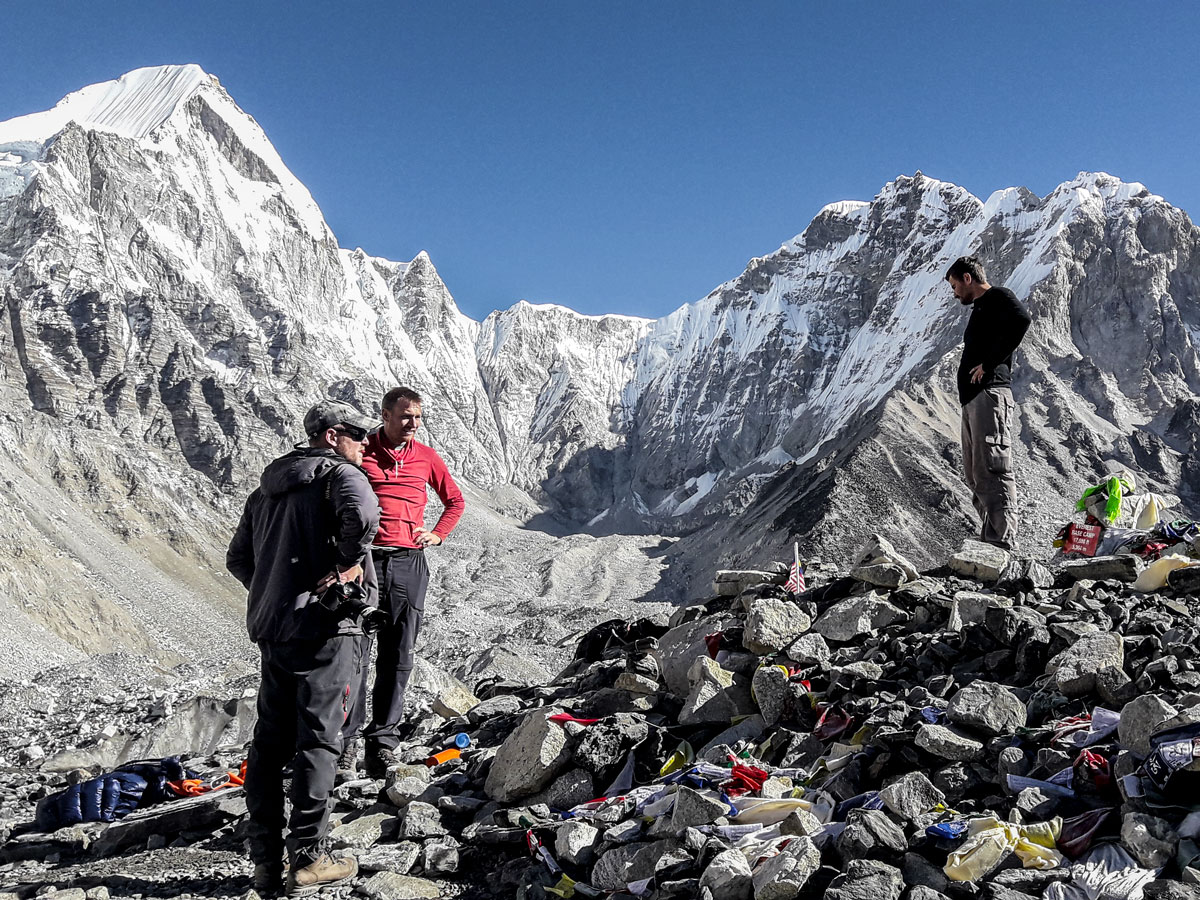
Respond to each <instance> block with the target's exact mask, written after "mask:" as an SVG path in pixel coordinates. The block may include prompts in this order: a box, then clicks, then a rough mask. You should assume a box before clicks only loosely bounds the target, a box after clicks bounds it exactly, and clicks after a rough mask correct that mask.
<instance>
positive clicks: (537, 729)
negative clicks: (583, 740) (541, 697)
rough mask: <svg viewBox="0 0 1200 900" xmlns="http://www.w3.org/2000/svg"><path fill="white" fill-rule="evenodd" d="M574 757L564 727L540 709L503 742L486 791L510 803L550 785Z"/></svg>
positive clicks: (502, 801)
mask: <svg viewBox="0 0 1200 900" xmlns="http://www.w3.org/2000/svg"><path fill="white" fill-rule="evenodd" d="M570 761H571V749H570V747H569V745H568V743H567V735H566V732H565V731H564V730H563V728H562V727H561V726H559V725H557V724H556V723H554V722H551V721H550V720H549V712H548V711H547V710H545V709H536V710H534V711H533V712H531V713H530V714H529V715H527V716H526V717H525V718H524V719H523V720H522V721H521V724H520V725H518V726H517V727H516V729H514V730H513V732H512V734H510V735H509V736H508V738H507V739H506V740H505V741H504V743H503V744H501V745H500V749H499V750H497V751H496V756H495V758H494V759H493V760H492V767H491V769H489V770H488V776H487V781H486V782H485V784H484V791H486V792H487V795H488V796H489V797H491V798H492V799H493V800H499V801H500V802H501V803H509V802H511V801H513V800H518V799H520V798H522V797H528V796H529V795H530V794H535V793H537V792H538V791H540V790H541V789H542V788H544V787H546V785H548V784H549V783H550V782H551V781H552V780H553V779H554V777H555V776H556V775H558V774H559V772H561V771H562V770H563V769H564V768H566V766H567V764H568V763H570Z"/></svg>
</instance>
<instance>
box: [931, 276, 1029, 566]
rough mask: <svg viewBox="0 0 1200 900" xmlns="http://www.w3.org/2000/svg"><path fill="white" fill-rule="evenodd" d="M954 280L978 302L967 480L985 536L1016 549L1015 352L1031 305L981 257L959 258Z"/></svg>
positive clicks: (963, 295) (970, 345)
mask: <svg viewBox="0 0 1200 900" xmlns="http://www.w3.org/2000/svg"><path fill="white" fill-rule="evenodd" d="M946 280H947V281H949V282H950V288H951V289H952V290H953V291H954V296H955V297H957V298H958V300H959V302H960V303H962V304H963V305H964V306H970V307H971V318H970V319H969V320H968V321H967V330H966V332H965V333H964V334H963V354H962V361H961V362H960V363H959V365H958V398H959V400H960V402H961V403H962V407H963V411H962V451H963V467H964V469H965V472H966V481H967V487H969V488H970V489H971V498H972V500H973V502H974V504H975V511H976V512H978V513H979V517H980V518H981V519H982V520H983V527H982V529H981V531H980V540H983V541H986V542H987V543H989V544H996V545H997V546H999V547H1003V548H1004V549H1006V550H1011V549H1012V547H1013V545H1014V543H1015V542H1016V538H1017V482H1016V479H1015V478H1014V477H1013V459H1012V429H1013V418H1014V412H1015V406H1014V404H1013V395H1012V367H1013V360H1012V355H1013V352H1014V351H1015V350H1016V349H1017V346H1018V345H1019V344H1020V343H1021V339H1022V338H1023V337H1025V332H1026V330H1028V328H1029V322H1030V317H1029V311H1028V310H1027V309H1026V308H1025V306H1024V304H1022V303H1021V301H1020V300H1018V299H1017V297H1016V295H1015V294H1014V293H1013V292H1012V291H1010V290H1009V289H1008V288H1002V287H992V286H991V285H990V284H988V282H987V275H986V273H985V272H984V269H983V264H982V263H981V262H980V261H979V260H978V259H977V258H976V257H974V256H963V257H960V258H959V259H957V260H955V261H954V264H953V265H952V266H950V270H949V271H948V272H946Z"/></svg>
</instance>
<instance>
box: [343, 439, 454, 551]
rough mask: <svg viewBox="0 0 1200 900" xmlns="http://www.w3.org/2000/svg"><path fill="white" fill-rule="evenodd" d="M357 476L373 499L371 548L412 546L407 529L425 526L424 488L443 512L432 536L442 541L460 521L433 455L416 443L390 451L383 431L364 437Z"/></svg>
mask: <svg viewBox="0 0 1200 900" xmlns="http://www.w3.org/2000/svg"><path fill="white" fill-rule="evenodd" d="M362 467H363V471H364V472H366V473H367V480H369V481H370V482H371V487H372V489H373V490H374V491H375V496H377V497H378V498H379V533H378V534H377V535H376V536H375V546H377V547H416V546H419V545H418V544H417V542H416V541H415V540H414V539H413V529H414V528H422V527H424V525H425V501H426V499H427V495H426V493H425V485H427V484H431V485H433V489H434V490H435V491H436V492H437V495H438V497H439V498H441V501H442V504H443V505H444V506H445V507H446V508H445V509H444V510H442V516H441V518H440V519H438V522H437V525H435V526H434V528H433V533H434V534H436V535H437V536H438V537H440V538H441V539H442V540H443V541H444V540H445V539H446V537H447V535H449V534H450V532H451V531H452V530H454V526H455V525H457V524H458V520H459V519H461V518H462V514H463V509H464V507H465V506H466V504H465V503H463V495H462V491H460V490H459V489H458V485H457V484H455V483H454V479H453V478H451V477H450V470H449V469H447V468H446V463H445V462H443V461H442V458H441V457H440V456H438V454H437V451H436V450H434V449H433V448H432V447H427V446H426V445H425V444H421V443H418V442H417V441H416V440H412V441H409V442H408V443H407V444H405V445H403V446H402V447H396V445H395V444H393V443H392V442H391V441H389V440H388V439H387V436H386V435H385V434H384V433H383V429H380V430H379V431H376V432H374V433H373V434H372V435H371V436H370V437H368V438H367V444H366V446H365V447H364V448H363V461H362Z"/></svg>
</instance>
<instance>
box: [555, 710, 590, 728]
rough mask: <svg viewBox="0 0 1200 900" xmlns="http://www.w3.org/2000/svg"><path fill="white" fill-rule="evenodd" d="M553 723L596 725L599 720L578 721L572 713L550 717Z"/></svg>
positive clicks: (556, 714)
mask: <svg viewBox="0 0 1200 900" xmlns="http://www.w3.org/2000/svg"><path fill="white" fill-rule="evenodd" d="M550 721H551V722H557V723H558V724H560V725H561V724H563V723H564V722H574V723H575V724H576V725H595V724H596V723H597V722H599V721H600V720H599V719H577V718H575V717H574V716H573V715H571V714H570V713H555V714H554V715H552V716H551V717H550Z"/></svg>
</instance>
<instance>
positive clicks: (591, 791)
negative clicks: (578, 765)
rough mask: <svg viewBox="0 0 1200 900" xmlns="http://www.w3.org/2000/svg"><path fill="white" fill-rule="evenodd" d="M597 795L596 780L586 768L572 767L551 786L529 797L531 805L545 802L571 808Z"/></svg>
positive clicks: (548, 804) (528, 801)
mask: <svg viewBox="0 0 1200 900" xmlns="http://www.w3.org/2000/svg"><path fill="white" fill-rule="evenodd" d="M595 797H596V785H595V780H594V779H593V778H592V773H591V772H589V771H587V770H586V769H570V770H568V771H566V772H563V773H562V774H561V775H559V776H558V777H557V778H555V779H554V780H553V781H552V782H550V784H549V786H548V787H547V788H546V789H545V790H543V791H539V792H538V793H536V794H534V795H532V796H531V797H529V798H527V799H526V800H525V801H524V802H525V803H526V804H528V805H529V806H533V805H534V804H537V803H544V804H546V805H547V806H551V807H554V808H555V809H570V808H571V807H573V806H578V805H579V804H580V803H586V802H587V801H589V800H592V799H594V798H595Z"/></svg>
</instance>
